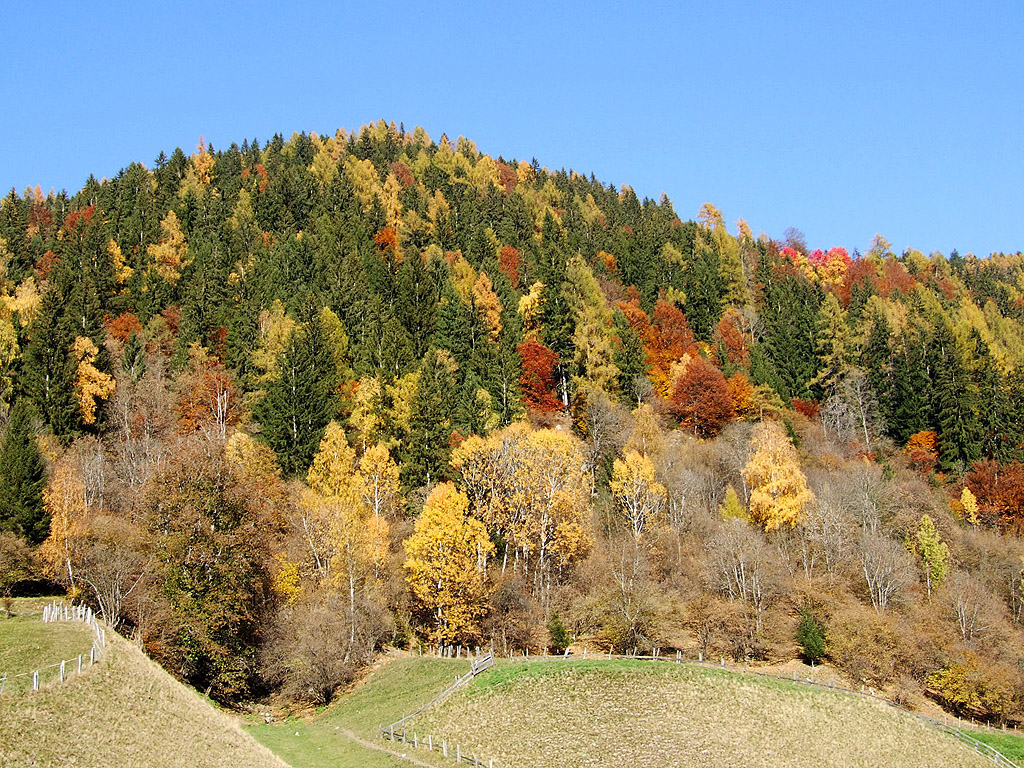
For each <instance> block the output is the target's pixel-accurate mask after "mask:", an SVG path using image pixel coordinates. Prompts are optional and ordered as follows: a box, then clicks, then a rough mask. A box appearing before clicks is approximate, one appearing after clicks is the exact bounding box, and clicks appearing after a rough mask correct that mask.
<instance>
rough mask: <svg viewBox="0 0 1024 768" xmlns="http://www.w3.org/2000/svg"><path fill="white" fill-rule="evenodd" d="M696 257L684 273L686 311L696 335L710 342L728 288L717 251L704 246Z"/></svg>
mask: <svg viewBox="0 0 1024 768" xmlns="http://www.w3.org/2000/svg"><path fill="white" fill-rule="evenodd" d="M694 255H695V257H696V258H695V259H694V261H693V263H692V264H690V266H689V268H688V269H687V270H686V271H685V272H684V273H683V292H684V293H685V294H686V304H685V306H684V307H683V311H684V312H685V313H686V319H687V321H688V322H689V323H690V327H691V328H692V329H693V335H694V336H696V337H697V338H698V339H703V340H704V341H707V340H709V339H710V338H711V332H712V331H713V330H714V329H715V326H716V325H717V324H718V321H719V320H720V319H721V317H722V300H723V298H724V297H725V294H726V288H727V286H726V283H725V280H724V279H723V277H722V265H721V262H720V260H719V258H718V253H717V252H716V251H715V249H714V248H712V247H711V246H710V245H708V244H705V243H702V244H701V245H700V246H699V247H698V249H697V253H696V254H694Z"/></svg>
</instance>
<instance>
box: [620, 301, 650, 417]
mask: <svg viewBox="0 0 1024 768" xmlns="http://www.w3.org/2000/svg"><path fill="white" fill-rule="evenodd" d="M612 323H613V325H614V327H615V334H616V336H618V339H619V346H618V348H617V349H616V350H615V356H614V361H615V365H617V366H618V368H619V389H620V391H621V392H622V397H623V399H625V400H626V401H628V402H634V401H636V400H637V399H638V397H639V395H640V394H641V393H639V392H637V390H636V381H637V378H638V377H644V376H646V375H647V358H646V355H645V353H644V345H643V341H642V340H641V339H640V334H638V333H637V332H636V331H634V330H633V329H632V328H631V327H630V326H629V322H628V321H627V320H626V316H625V315H624V314H623V313H622V312H621V310H616V311H615V317H614V319H613V321H612Z"/></svg>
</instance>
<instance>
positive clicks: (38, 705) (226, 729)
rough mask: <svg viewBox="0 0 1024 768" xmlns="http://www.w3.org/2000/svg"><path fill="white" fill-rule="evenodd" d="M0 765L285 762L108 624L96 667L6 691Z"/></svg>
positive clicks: (147, 767) (217, 767)
mask: <svg viewBox="0 0 1024 768" xmlns="http://www.w3.org/2000/svg"><path fill="white" fill-rule="evenodd" d="M0 766H12V768H13V766H53V767H54V768H56V767H57V766H61V767H62V768H63V766H78V767H79V768H82V767H86V768H88V767H89V766H95V767H96V768H101V767H102V768H120V767H121V766H124V768H235V767H236V766H237V767H238V768H287V765H286V764H285V763H284V762H282V761H281V760H280V759H278V758H277V757H275V756H274V755H273V754H271V753H270V751H269V750H267V749H266V748H264V747H262V746H260V745H259V744H258V743H257V742H256V741H255V740H254V739H252V738H251V737H250V736H248V735H247V734H245V733H243V732H242V730H241V729H240V728H239V726H238V724H237V722H236V721H235V720H234V718H232V717H230V716H229V715H227V714H225V713H223V712H220V711H218V710H217V709H215V708H214V707H212V706H211V705H210V704H209V703H208V702H206V701H205V700H204V699H202V698H201V697H200V696H198V695H197V694H196V693H194V692H193V691H191V690H189V689H188V688H186V687H185V686H183V685H181V684H180V683H178V682H177V681H176V680H174V679H173V678H172V677H171V676H170V675H168V674H167V673H166V672H164V671H163V670H162V669H161V668H160V667H159V666H158V665H157V664H155V663H154V662H152V661H150V660H149V659H147V658H146V657H145V656H144V655H143V654H142V652H141V651H139V650H138V649H137V648H135V647H134V646H132V645H131V644H130V643H128V642H127V641H126V640H124V639H122V638H120V637H118V636H117V635H115V634H114V633H113V632H110V631H108V632H107V653H106V655H105V656H104V658H103V659H102V660H101V662H100V663H99V664H98V665H97V666H96V667H94V668H93V669H91V670H89V671H88V672H86V673H83V674H82V675H80V676H76V677H74V678H72V679H70V680H69V681H67V682H65V683H64V684H63V685H55V686H52V687H49V688H46V689H44V690H42V691H40V692H39V693H27V694H24V695H21V696H3V697H0Z"/></svg>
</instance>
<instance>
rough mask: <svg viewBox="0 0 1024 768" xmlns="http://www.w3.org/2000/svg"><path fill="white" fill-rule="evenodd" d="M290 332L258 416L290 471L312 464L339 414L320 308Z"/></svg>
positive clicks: (294, 472)
mask: <svg viewBox="0 0 1024 768" xmlns="http://www.w3.org/2000/svg"><path fill="white" fill-rule="evenodd" d="M307 314H310V315H311V316H309V317H308V319H307V320H306V322H305V323H303V325H302V326H301V328H299V329H298V330H296V331H295V332H293V333H292V335H291V337H290V338H289V340H288V344H287V346H286V347H285V349H284V352H282V354H281V358H280V361H279V367H280V371H281V376H280V378H279V379H277V380H275V381H272V382H269V383H268V384H267V386H266V390H265V394H264V396H263V399H261V400H260V401H259V403H257V405H256V407H255V409H254V414H253V415H254V416H255V417H256V420H257V421H258V422H259V423H260V429H261V431H260V436H261V437H262V439H263V440H264V441H265V442H266V443H267V445H269V446H270V447H271V449H272V450H273V451H274V453H275V454H276V456H277V460H278V463H279V464H280V466H281V470H282V471H283V472H284V474H285V475H286V476H289V477H295V476H298V475H301V474H302V473H303V472H305V471H306V469H307V468H308V467H309V464H310V462H311V461H312V460H313V455H314V454H315V453H316V449H317V447H318V446H319V444H320V439H321V438H322V437H323V432H324V429H325V428H326V427H327V424H328V422H330V421H331V419H333V418H334V417H335V416H337V414H338V395H337V386H338V371H337V366H336V362H335V359H334V355H333V353H332V349H331V344H330V340H329V338H328V336H327V332H326V330H325V328H324V327H323V321H322V320H321V317H320V315H319V313H311V312H310V311H309V310H308V309H307Z"/></svg>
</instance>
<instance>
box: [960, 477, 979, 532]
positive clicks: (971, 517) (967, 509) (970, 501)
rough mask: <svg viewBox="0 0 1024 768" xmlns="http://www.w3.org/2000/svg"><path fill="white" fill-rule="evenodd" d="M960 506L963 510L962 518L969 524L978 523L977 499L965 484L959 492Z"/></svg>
mask: <svg viewBox="0 0 1024 768" xmlns="http://www.w3.org/2000/svg"><path fill="white" fill-rule="evenodd" d="M960 508H961V509H962V510H963V512H964V519H965V520H966V521H967V522H968V523H970V524H971V525H977V524H978V499H977V498H975V496H974V494H973V493H971V489H970V488H968V487H967V486H966V485H965V486H964V490H963V492H961V494H960Z"/></svg>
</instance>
